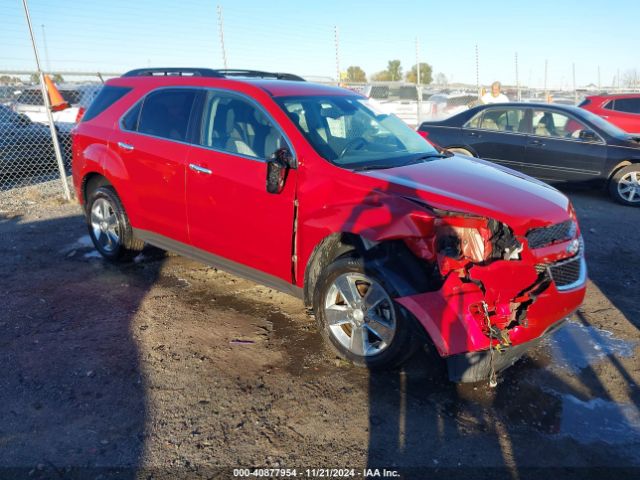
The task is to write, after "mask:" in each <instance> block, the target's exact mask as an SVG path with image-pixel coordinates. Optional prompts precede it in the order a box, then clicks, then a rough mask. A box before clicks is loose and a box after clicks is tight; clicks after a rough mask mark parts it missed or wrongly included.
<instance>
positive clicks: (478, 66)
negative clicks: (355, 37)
mask: <svg viewBox="0 0 640 480" xmlns="http://www.w3.org/2000/svg"><path fill="white" fill-rule="evenodd" d="M476 91H477V92H478V100H480V97H481V95H480V56H479V54H478V44H477V43H476Z"/></svg>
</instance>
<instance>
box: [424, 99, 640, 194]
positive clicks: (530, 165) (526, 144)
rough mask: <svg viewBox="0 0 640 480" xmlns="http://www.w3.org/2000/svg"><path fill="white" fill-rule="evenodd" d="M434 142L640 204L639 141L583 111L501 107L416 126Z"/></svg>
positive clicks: (541, 106) (540, 106) (548, 179)
mask: <svg viewBox="0 0 640 480" xmlns="http://www.w3.org/2000/svg"><path fill="white" fill-rule="evenodd" d="M418 131H420V132H421V133H422V135H423V136H425V137H426V138H427V139H428V140H429V141H430V142H431V143H433V144H435V145H437V146H439V147H441V148H445V149H447V150H450V151H453V152H456V153H461V154H464V155H469V156H474V157H481V158H484V159H486V160H489V161H491V162H495V163H498V164H500V165H504V166H506V167H509V168H512V169H514V170H518V171H520V172H523V173H526V174H527V175H531V176H533V177H537V178H539V179H541V180H544V181H546V182H549V183H580V184H586V185H593V186H603V185H604V186H607V187H608V189H609V193H610V194H611V196H612V197H613V198H614V199H615V200H617V201H619V202H620V203H623V204H626V205H636V206H640V139H639V138H637V137H633V136H631V135H629V134H627V133H625V132H624V131H622V130H620V129H619V128H618V127H616V126H614V125H612V124H610V123H609V122H607V121H606V120H604V119H602V118H600V117H598V116H597V115H594V114H592V113H591V112H588V111H585V110H583V109H581V108H577V107H572V106H568V105H553V104H546V103H541V104H535V103H499V104H490V105H481V106H478V107H474V108H471V109H469V110H466V111H464V112H462V113H459V114H457V115H454V116H452V117H450V118H448V119H446V120H442V121H439V122H424V123H422V124H421V125H420V127H418Z"/></svg>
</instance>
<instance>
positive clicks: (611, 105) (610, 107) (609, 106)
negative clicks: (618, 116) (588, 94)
mask: <svg viewBox="0 0 640 480" xmlns="http://www.w3.org/2000/svg"><path fill="white" fill-rule="evenodd" d="M615 107H616V101H615V100H611V101H610V102H609V103H607V104H606V105H605V106H604V107H602V108H606V109H607V110H615Z"/></svg>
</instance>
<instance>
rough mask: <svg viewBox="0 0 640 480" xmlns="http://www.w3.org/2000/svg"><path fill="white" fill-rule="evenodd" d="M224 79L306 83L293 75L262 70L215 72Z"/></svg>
mask: <svg viewBox="0 0 640 480" xmlns="http://www.w3.org/2000/svg"><path fill="white" fill-rule="evenodd" d="M215 72H217V73H219V74H220V75H222V76H224V77H251V78H274V79H276V80H293V81H295V82H304V81H305V79H304V78H302V77H301V76H299V75H294V74H293V73H282V72H263V71H261V70H233V69H227V70H215Z"/></svg>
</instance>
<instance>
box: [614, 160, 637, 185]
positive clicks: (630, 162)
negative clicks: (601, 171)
mask: <svg viewBox="0 0 640 480" xmlns="http://www.w3.org/2000/svg"><path fill="white" fill-rule="evenodd" d="M634 163H638V164H640V158H628V159H625V160H622V161H621V162H618V163H617V164H616V165H614V166H613V168H611V169H610V170H609V174H608V175H607V184H608V183H609V182H610V181H611V179H612V178H613V176H614V175H615V174H616V173H617V172H618V171H619V170H620V169H622V168H625V167H628V166H629V165H633V164H634Z"/></svg>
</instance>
